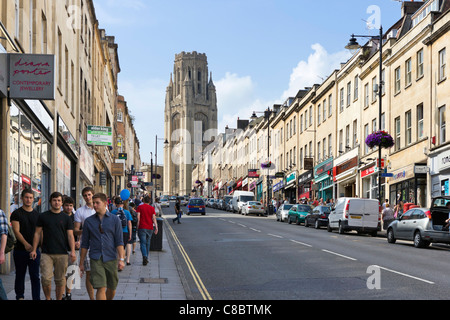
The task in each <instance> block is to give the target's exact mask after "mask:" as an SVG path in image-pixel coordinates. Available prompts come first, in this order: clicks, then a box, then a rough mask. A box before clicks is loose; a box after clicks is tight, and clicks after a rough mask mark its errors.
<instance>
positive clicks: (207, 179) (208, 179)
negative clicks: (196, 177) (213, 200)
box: [205, 178, 213, 182]
mask: <svg viewBox="0 0 450 320" xmlns="http://www.w3.org/2000/svg"><path fill="white" fill-rule="evenodd" d="M205 181H206V182H212V181H213V180H212V179H211V178H206V180H205Z"/></svg>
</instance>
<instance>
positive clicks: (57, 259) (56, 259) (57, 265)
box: [40, 253, 69, 287]
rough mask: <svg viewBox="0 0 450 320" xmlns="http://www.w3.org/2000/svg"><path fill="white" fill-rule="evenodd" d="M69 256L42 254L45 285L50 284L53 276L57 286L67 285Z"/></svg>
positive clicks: (42, 272) (41, 266)
mask: <svg viewBox="0 0 450 320" xmlns="http://www.w3.org/2000/svg"><path fill="white" fill-rule="evenodd" d="M68 257H69V256H68V255H67V254H46V253H42V254H41V264H40V268H41V276H42V277H41V282H42V286H43V287H48V286H50V285H51V284H52V279H53V278H54V279H55V285H56V286H57V287H64V286H65V285H66V272H67V266H68V263H69V259H68Z"/></svg>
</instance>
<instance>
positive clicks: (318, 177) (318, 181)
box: [314, 158, 333, 202]
mask: <svg viewBox="0 0 450 320" xmlns="http://www.w3.org/2000/svg"><path fill="white" fill-rule="evenodd" d="M314 184H315V187H314V189H316V190H317V195H316V199H318V200H319V199H323V201H324V202H325V201H327V200H329V199H332V198H333V158H329V159H327V160H325V161H324V162H322V163H320V164H319V165H317V166H315V167H314Z"/></svg>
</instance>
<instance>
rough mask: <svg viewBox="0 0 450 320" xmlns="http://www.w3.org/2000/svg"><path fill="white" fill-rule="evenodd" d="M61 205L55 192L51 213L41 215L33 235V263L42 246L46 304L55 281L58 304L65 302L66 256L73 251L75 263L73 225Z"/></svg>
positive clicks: (42, 279) (61, 199) (52, 195)
mask: <svg viewBox="0 0 450 320" xmlns="http://www.w3.org/2000/svg"><path fill="white" fill-rule="evenodd" d="M62 202H63V195H62V194H61V193H59V192H53V193H52V194H51V195H50V206H51V209H50V210H49V211H47V212H44V213H42V214H41V215H39V218H38V220H37V223H36V231H35V233H34V239H33V251H32V252H31V253H30V257H31V259H33V260H35V259H36V258H37V252H36V251H37V247H38V245H39V244H40V243H41V242H42V245H41V248H42V253H41V263H40V268H41V282H42V289H43V291H44V295H45V298H46V299H47V300H51V286H52V282H51V281H52V278H53V279H54V282H55V286H56V290H55V291H56V300H61V299H62V296H63V292H64V287H65V285H66V277H65V276H66V272H67V266H68V262H69V259H68V255H67V252H68V251H69V250H70V254H69V256H70V261H71V262H74V261H75V259H76V255H75V240H74V237H73V223H72V220H71V219H70V217H69V216H67V215H66V214H64V213H62V211H61V206H62ZM41 240H42V241H41Z"/></svg>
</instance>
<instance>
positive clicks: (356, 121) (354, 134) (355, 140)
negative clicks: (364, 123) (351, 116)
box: [353, 120, 358, 148]
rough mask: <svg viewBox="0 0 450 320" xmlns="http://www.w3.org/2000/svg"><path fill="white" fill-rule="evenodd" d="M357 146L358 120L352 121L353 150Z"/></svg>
mask: <svg viewBox="0 0 450 320" xmlns="http://www.w3.org/2000/svg"><path fill="white" fill-rule="evenodd" d="M357 144H358V120H354V121H353V148H355V147H356V145H357Z"/></svg>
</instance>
